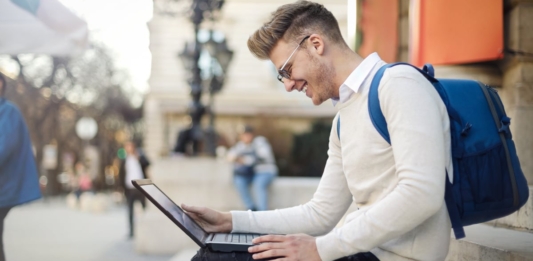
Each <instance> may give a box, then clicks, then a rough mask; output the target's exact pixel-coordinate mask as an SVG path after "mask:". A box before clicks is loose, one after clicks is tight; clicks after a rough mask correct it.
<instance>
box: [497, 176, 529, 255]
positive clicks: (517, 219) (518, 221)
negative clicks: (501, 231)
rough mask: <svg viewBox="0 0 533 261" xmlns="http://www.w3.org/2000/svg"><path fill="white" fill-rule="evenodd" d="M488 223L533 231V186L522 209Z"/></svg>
mask: <svg viewBox="0 0 533 261" xmlns="http://www.w3.org/2000/svg"><path fill="white" fill-rule="evenodd" d="M487 224H490V225H492V226H495V227H506V228H511V229H514V230H527V231H530V232H533V186H529V200H528V201H527V202H526V204H525V205H524V206H523V207H522V208H521V209H519V210H518V211H516V212H514V213H513V214H511V215H509V216H506V217H503V218H499V219H496V220H494V221H491V222H488V223H487ZM532 247H533V244H532Z"/></svg>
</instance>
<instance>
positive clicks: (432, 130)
mask: <svg viewBox="0 0 533 261" xmlns="http://www.w3.org/2000/svg"><path fill="white" fill-rule="evenodd" d="M248 47H249V49H250V50H251V52H252V53H253V54H254V55H256V56H257V57H258V58H260V59H270V60H271V61H272V62H273V63H274V65H275V66H276V68H278V69H279V70H278V71H279V76H278V79H279V80H280V81H282V82H283V84H284V85H285V88H286V90H287V91H289V92H290V91H294V90H296V91H299V92H303V93H304V94H305V95H307V96H308V97H309V98H311V100H312V102H313V103H314V104H315V105H319V104H321V103H323V102H324V101H326V100H328V99H332V100H333V104H334V105H335V106H336V107H337V108H338V110H339V111H338V113H337V116H336V117H335V118H334V119H333V125H332V126H333V127H332V130H331V133H330V137H329V149H328V160H327V163H326V166H325V169H324V173H323V175H322V178H321V180H320V183H319V186H318V188H317V191H316V192H315V194H314V195H313V198H312V199H311V200H310V201H309V202H308V203H306V204H303V205H300V206H295V207H292V208H286V209H279V210H273V211H262V212H252V211H231V212H219V211H215V210H212V209H208V208H204V207H198V206H187V205H183V208H184V209H185V210H186V211H188V212H189V214H190V215H191V216H192V217H193V218H194V219H195V220H196V221H198V223H199V224H201V225H202V226H203V227H204V228H205V229H206V230H207V231H209V232H253V233H270V234H273V235H266V236H262V237H259V238H256V239H254V241H253V242H254V244H257V245H255V246H252V247H250V248H249V252H250V253H252V254H253V255H252V257H253V258H254V259H262V258H274V260H305V261H315V260H317V261H318V260H322V261H328V260H345V261H348V260H444V259H445V258H446V255H447V253H448V248H449V244H450V231H451V230H450V220H449V217H448V213H447V209H446V204H444V187H445V178H446V169H448V172H451V171H452V170H453V168H452V166H451V151H450V147H451V146H450V130H449V120H448V115H447V112H446V108H445V106H444V104H443V102H442V100H441V99H440V97H439V95H438V93H437V92H436V91H435V89H434V88H433V87H432V85H431V84H430V83H429V82H428V81H427V80H426V79H425V78H424V77H423V76H422V75H421V74H420V73H419V72H417V71H416V70H415V69H413V68H411V67H409V66H401V65H400V66H396V67H393V68H390V69H388V70H387V71H386V72H385V74H384V75H383V78H382V80H381V83H380V86H379V99H380V101H381V109H382V111H383V114H384V116H385V119H386V121H387V124H388V130H389V133H390V139H391V144H392V146H391V145H389V144H388V143H387V142H386V141H385V140H384V139H383V138H382V137H381V136H380V134H379V133H378V132H377V131H376V129H375V127H374V126H373V125H372V122H371V120H370V116H369V113H368V91H369V86H370V82H371V81H372V78H373V77H374V75H375V74H376V71H377V70H378V69H379V68H380V67H381V66H383V65H384V64H385V62H383V61H382V60H381V59H380V58H379V56H378V55H377V54H372V55H370V56H368V57H366V58H365V59H363V58H362V57H360V56H359V55H358V54H357V53H355V52H353V51H352V50H350V48H349V47H348V46H347V44H346V43H345V42H344V40H343V39H342V36H341V33H340V29H339V26H338V23H337V21H336V19H335V18H334V16H333V15H332V14H331V12H329V11H328V10H327V9H326V8H324V7H323V6H322V5H320V4H317V3H313V2H308V1H298V2H296V3H293V4H287V5H283V6H281V7H279V8H278V9H277V11H275V12H274V13H273V14H272V17H271V20H270V21H268V22H267V23H265V24H264V26H262V27H261V28H259V29H258V30H257V31H256V32H255V33H254V34H253V35H252V36H251V37H250V38H249V40H248ZM339 117H340V118H341V119H342V124H341V125H340V130H339V132H340V138H339V137H338V136H337V121H338V119H339ZM352 202H353V203H355V204H356V206H357V210H356V211H354V212H352V213H348V215H347V217H346V219H345V222H344V223H343V224H340V225H339V226H337V224H338V222H339V221H340V220H341V218H342V217H343V216H344V214H346V212H347V210H348V208H349V206H350V205H351V204H352ZM280 234H282V235H280ZM275 257H277V258H275Z"/></svg>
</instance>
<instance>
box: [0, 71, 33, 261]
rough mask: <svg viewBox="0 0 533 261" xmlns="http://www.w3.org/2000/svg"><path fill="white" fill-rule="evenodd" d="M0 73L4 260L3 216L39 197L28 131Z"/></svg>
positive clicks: (0, 249)
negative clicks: (6, 95)
mask: <svg viewBox="0 0 533 261" xmlns="http://www.w3.org/2000/svg"><path fill="white" fill-rule="evenodd" d="M5 89H6V80H5V78H4V76H3V75H2V74H0V261H5V260H6V259H5V254H4V244H3V240H2V237H3V236H2V235H3V232H4V219H5V218H6V216H7V213H8V212H9V210H10V209H11V208H13V207H14V206H17V205H20V204H23V203H26V202H29V201H32V200H36V199H38V198H40V197H41V192H40V189H39V181H38V173H37V167H36V165H35V159H34V157H33V150H32V146H31V140H30V135H29V133H28V129H27V127H26V124H25V123H24V118H23V117H22V114H21V113H20V111H19V110H18V108H17V107H16V106H15V105H14V104H13V103H11V102H9V101H7V100H6V99H5V98H4V97H3V96H4V92H5Z"/></svg>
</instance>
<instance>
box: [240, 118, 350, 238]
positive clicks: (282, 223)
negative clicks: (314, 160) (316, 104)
mask: <svg viewBox="0 0 533 261" xmlns="http://www.w3.org/2000/svg"><path fill="white" fill-rule="evenodd" d="M336 119H337V117H336V118H335V119H334V122H335V123H336ZM333 126H336V124H333ZM328 156H329V157H328V160H327V162H326V167H325V169H324V173H323V175H322V178H321V180H320V183H319V185H318V188H317V190H316V192H315V194H314V195H313V198H312V199H311V200H310V201H309V202H307V203H306V204H303V205H300V206H295V207H291V208H285V209H277V210H271V211H258V212H252V211H232V212H231V214H232V217H233V231H232V232H252V233H271V234H294V233H306V234H309V235H313V236H318V235H323V234H326V233H328V232H329V231H331V229H332V228H333V227H334V226H335V225H337V223H338V222H339V220H340V219H341V218H342V216H343V215H344V213H345V212H346V210H347V209H348V207H349V206H350V204H351V203H352V195H351V194H350V191H349V190H348V186H347V183H346V179H345V177H344V173H343V170H342V162H341V152H340V143H339V139H338V137H337V133H336V127H333V128H332V130H331V133H330V138H329V149H328Z"/></svg>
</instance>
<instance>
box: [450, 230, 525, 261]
mask: <svg viewBox="0 0 533 261" xmlns="http://www.w3.org/2000/svg"><path fill="white" fill-rule="evenodd" d="M465 233H466V238H464V239H461V240H455V239H453V238H454V236H453V233H452V242H451V244H450V251H449V252H448V256H447V258H446V261H456V260H461V261H470V260H472V261H474V260H483V261H526V260H527V261H532V260H533V247H532V246H533V233H528V232H520V231H514V230H510V229H505V228H496V227H491V226H488V225H473V226H468V227H465Z"/></svg>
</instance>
